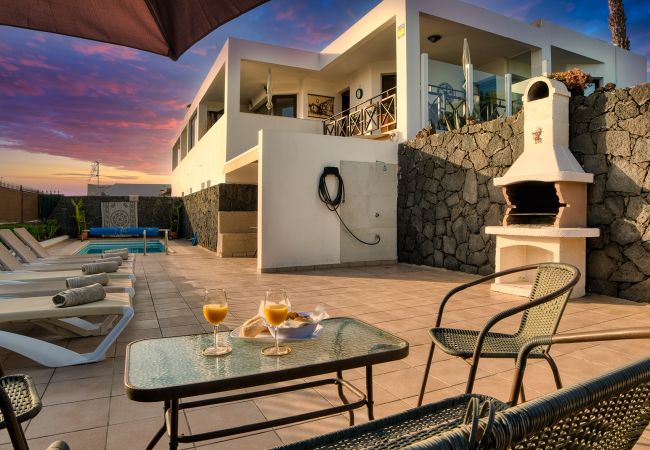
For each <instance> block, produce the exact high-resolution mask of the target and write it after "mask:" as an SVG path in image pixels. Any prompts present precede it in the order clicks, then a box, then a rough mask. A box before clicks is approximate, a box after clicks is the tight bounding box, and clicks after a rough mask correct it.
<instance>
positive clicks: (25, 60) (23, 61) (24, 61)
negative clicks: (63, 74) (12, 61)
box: [19, 58, 61, 71]
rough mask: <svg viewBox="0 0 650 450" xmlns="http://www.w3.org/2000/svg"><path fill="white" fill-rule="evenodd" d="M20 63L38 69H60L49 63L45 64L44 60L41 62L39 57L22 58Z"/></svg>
mask: <svg viewBox="0 0 650 450" xmlns="http://www.w3.org/2000/svg"><path fill="white" fill-rule="evenodd" d="M19 63H20V65H22V66H25V67H37V68H39V69H48V70H56V71H60V70H61V68H60V67H56V66H53V65H51V64H47V63H46V62H43V61H42V60H40V59H29V58H22V59H21V60H20V61H19Z"/></svg>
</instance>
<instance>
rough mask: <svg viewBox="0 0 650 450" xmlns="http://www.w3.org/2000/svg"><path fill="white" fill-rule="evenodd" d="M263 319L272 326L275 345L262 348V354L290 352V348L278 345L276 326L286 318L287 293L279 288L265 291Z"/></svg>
mask: <svg viewBox="0 0 650 450" xmlns="http://www.w3.org/2000/svg"><path fill="white" fill-rule="evenodd" d="M262 306H263V310H264V320H265V321H266V323H267V324H269V325H270V326H272V327H273V329H274V331H275V333H274V335H275V347H267V348H265V349H263V350H262V354H263V355H264V356H282V355H288V354H289V353H291V348H289V347H287V346H282V347H280V346H279V345H278V334H279V333H278V327H279V326H280V325H282V324H283V323H284V321H285V320H287V315H288V314H289V309H291V304H290V303H289V299H288V298H287V293H286V292H284V291H283V290H281V289H274V290H269V291H266V296H265V298H264V301H263V305H262Z"/></svg>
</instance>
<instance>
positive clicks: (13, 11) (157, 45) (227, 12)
mask: <svg viewBox="0 0 650 450" xmlns="http://www.w3.org/2000/svg"><path fill="white" fill-rule="evenodd" d="M266 1H268V0H0V25H8V26H12V27H18V28H28V29H31V30H39V31H47V32H50V33H57V34H64V35H68V36H74V37H79V38H84V39H91V40H93V41H100V42H107V43H110V44H117V45H123V46H125V47H131V48H136V49H139V50H145V51H148V52H152V53H157V54H159V55H164V56H168V57H169V58H171V59H173V60H174V61H175V60H177V59H178V58H179V57H180V56H181V55H182V54H183V53H184V52H185V51H186V50H187V49H188V48H190V47H191V46H192V45H194V44H195V43H196V42H197V41H199V40H200V39H201V38H203V37H204V36H205V35H207V34H208V33H210V32H211V31H212V30H214V29H215V28H217V27H219V26H220V25H223V24H224V23H226V22H228V21H229V20H231V19H234V18H235V17H237V16H239V15H241V14H243V13H245V12H246V11H248V10H250V9H253V8H255V7H256V6H258V5H261V4H262V3H265V2H266Z"/></svg>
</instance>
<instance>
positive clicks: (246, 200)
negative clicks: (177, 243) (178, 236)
mask: <svg viewBox="0 0 650 450" xmlns="http://www.w3.org/2000/svg"><path fill="white" fill-rule="evenodd" d="M183 206H184V210H185V217H184V220H183V231H184V234H185V237H190V236H192V234H193V233H194V232H196V233H197V234H198V237H199V245H201V246H202V247H205V248H207V249H210V250H212V251H216V250H217V232H218V230H217V215H218V212H219V211H257V186H254V185H249V184H217V185H215V186H212V187H209V188H207V189H202V190H200V191H198V192H195V193H193V194H190V195H186V196H185V197H183Z"/></svg>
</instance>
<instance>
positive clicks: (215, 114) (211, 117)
mask: <svg viewBox="0 0 650 450" xmlns="http://www.w3.org/2000/svg"><path fill="white" fill-rule="evenodd" d="M221 116H223V109H222V110H221V111H208V130H209V129H210V128H212V125H214V124H215V123H217V120H219V119H221Z"/></svg>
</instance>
